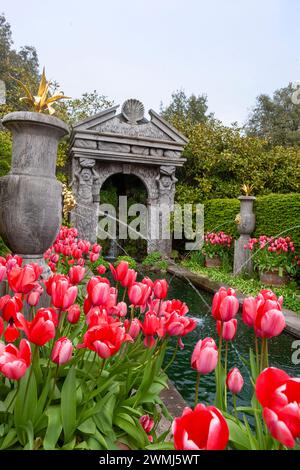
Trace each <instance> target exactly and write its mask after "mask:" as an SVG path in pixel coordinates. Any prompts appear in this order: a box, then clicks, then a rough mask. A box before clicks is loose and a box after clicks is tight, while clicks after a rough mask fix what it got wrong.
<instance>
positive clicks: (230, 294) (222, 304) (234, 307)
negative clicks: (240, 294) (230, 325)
mask: <svg viewBox="0 0 300 470" xmlns="http://www.w3.org/2000/svg"><path fill="white" fill-rule="evenodd" d="M238 310H239V301H238V299H237V298H236V295H235V291H234V290H233V289H228V290H226V289H225V287H220V289H219V290H218V292H216V293H215V295H214V298H213V303H212V315H213V317H214V319H215V320H220V321H223V322H224V321H229V320H232V319H233V318H234V317H235V316H236V314H237V312H238Z"/></svg>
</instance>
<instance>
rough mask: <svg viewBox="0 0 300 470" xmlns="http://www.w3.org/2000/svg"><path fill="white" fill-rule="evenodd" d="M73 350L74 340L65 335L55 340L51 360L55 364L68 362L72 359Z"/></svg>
mask: <svg viewBox="0 0 300 470" xmlns="http://www.w3.org/2000/svg"><path fill="white" fill-rule="evenodd" d="M72 352H73V346H72V342H71V341H70V340H69V339H68V338H67V337H66V336H63V337H62V338H59V339H58V340H57V341H56V342H55V344H54V346H53V349H52V353H51V360H52V361H53V362H55V364H59V365H61V364H66V362H69V361H70V359H71V357H72Z"/></svg>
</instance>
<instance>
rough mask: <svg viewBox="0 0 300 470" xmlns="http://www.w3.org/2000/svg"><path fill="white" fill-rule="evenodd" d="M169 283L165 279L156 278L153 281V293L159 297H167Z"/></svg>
mask: <svg viewBox="0 0 300 470" xmlns="http://www.w3.org/2000/svg"><path fill="white" fill-rule="evenodd" d="M168 288H169V286H168V283H167V281H166V280H165V279H156V281H154V283H153V293H154V295H155V297H156V298H157V299H165V298H166V297H167V295H168Z"/></svg>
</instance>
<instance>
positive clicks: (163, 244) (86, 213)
mask: <svg viewBox="0 0 300 470" xmlns="http://www.w3.org/2000/svg"><path fill="white" fill-rule="evenodd" d="M117 109H118V106H114V107H112V108H110V109H107V110H105V111H102V112H100V113H98V114H96V115H95V116H92V117H90V118H87V119H85V120H83V121H81V122H79V123H78V124H76V125H75V126H74V127H73V131H72V134H71V142H70V158H71V171H72V189H73V193H74V195H75V198H76V202H77V206H76V208H75V209H74V210H73V211H72V213H71V222H72V224H73V225H74V226H75V227H77V228H78V230H79V236H80V237H81V238H84V239H88V240H90V241H91V242H95V241H96V240H97V235H98V219H99V205H100V202H101V201H100V191H101V187H102V185H103V183H104V182H105V181H106V179H107V178H109V177H110V176H112V175H115V174H123V175H129V174H132V175H135V176H137V177H138V178H140V179H141V181H142V182H143V183H144V185H145V188H146V190H147V196H148V199H147V206H148V211H147V212H148V224H147V233H148V237H147V245H148V252H153V251H160V252H161V253H163V254H165V255H168V254H170V252H171V249H172V240H171V239H163V236H162V233H163V230H164V227H162V224H163V222H162V220H163V217H162V215H164V216H166V214H165V213H164V214H162V213H161V214H160V222H159V225H160V231H159V233H158V232H157V227H155V226H153V225H155V222H153V220H155V218H154V217H152V215H153V210H154V207H156V208H157V206H159V207H161V208H164V209H161V210H164V212H168V213H169V214H171V213H172V211H173V204H174V195H175V185H176V181H177V179H176V177H175V171H176V168H178V167H181V166H182V165H183V164H184V162H185V159H184V158H182V157H181V154H182V151H183V148H184V146H185V145H186V143H187V139H186V138H185V137H184V136H183V135H182V134H180V133H179V132H178V131H177V130H176V129H175V128H174V127H173V126H171V125H170V124H169V123H168V122H166V121H165V120H164V119H163V118H162V117H161V116H159V115H158V114H157V113H156V112H155V111H153V110H150V111H149V116H150V120H149V119H147V118H146V117H145V116H144V106H143V104H142V103H141V102H140V101H138V100H135V99H129V100H127V101H125V103H124V104H123V106H122V108H121V112H120V113H117ZM167 215H168V214H167ZM157 234H158V235H157Z"/></svg>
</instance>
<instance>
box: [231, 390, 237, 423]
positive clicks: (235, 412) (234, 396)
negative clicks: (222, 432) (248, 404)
mask: <svg viewBox="0 0 300 470" xmlns="http://www.w3.org/2000/svg"><path fill="white" fill-rule="evenodd" d="M232 402H233V409H234V416H235V417H236V419H238V413H237V409H236V394H235V393H233V394H232Z"/></svg>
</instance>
